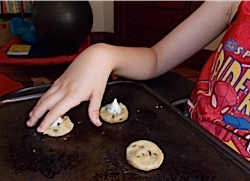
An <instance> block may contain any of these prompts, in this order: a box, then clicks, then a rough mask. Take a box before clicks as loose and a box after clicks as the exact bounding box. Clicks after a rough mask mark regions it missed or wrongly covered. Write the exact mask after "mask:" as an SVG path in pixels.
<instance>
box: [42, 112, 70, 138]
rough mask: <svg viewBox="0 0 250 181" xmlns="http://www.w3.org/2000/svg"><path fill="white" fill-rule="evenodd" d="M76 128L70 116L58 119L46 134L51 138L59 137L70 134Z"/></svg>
mask: <svg viewBox="0 0 250 181" xmlns="http://www.w3.org/2000/svg"><path fill="white" fill-rule="evenodd" d="M73 127H74V124H73V123H72V122H71V120H70V118H69V117H68V116H63V117H59V118H57V119H56V120H55V121H54V122H53V123H52V124H51V125H50V126H49V127H48V128H47V129H46V130H45V131H44V132H43V134H47V135H49V136H51V137H59V136H64V135H66V134H68V133H69V132H70V131H71V130H72V129H73Z"/></svg>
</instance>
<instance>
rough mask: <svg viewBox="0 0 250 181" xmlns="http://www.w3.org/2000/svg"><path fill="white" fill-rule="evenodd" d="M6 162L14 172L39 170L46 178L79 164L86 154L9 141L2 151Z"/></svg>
mask: <svg viewBox="0 0 250 181" xmlns="http://www.w3.org/2000/svg"><path fill="white" fill-rule="evenodd" d="M4 155H5V157H4V158H5V159H6V163H9V164H10V165H9V166H10V167H11V168H12V169H13V170H14V172H15V173H16V174H17V173H22V172H27V171H29V172H40V173H41V174H42V175H44V176H45V177H47V178H53V177H54V176H55V175H57V174H59V173H60V172H63V171H65V170H68V169H71V168H72V167H76V166H77V165H80V164H81V163H82V162H83V161H84V160H85V159H86V155H84V154H83V153H80V152H78V151H72V152H70V151H68V152H64V151H62V150H58V149H51V148H49V147H47V146H45V147H40V148H32V147H31V146H28V145H25V144H22V143H20V142H19V143H18V142H11V143H10V144H9V145H8V146H7V147H6V149H5V151H4Z"/></svg>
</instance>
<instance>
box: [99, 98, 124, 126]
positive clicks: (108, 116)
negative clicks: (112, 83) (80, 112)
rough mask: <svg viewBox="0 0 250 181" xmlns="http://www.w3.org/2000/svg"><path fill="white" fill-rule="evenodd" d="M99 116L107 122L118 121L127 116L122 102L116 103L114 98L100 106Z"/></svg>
mask: <svg viewBox="0 0 250 181" xmlns="http://www.w3.org/2000/svg"><path fill="white" fill-rule="evenodd" d="M100 116H101V118H102V119H103V120H104V121H106V122H108V123H111V124H113V123H120V122H123V121H125V120H126V119H127V118H128V109H127V107H126V106H125V105H124V104H122V103H118V102H117V99H114V101H113V102H112V103H111V104H107V105H106V106H104V107H102V108H101V110H100Z"/></svg>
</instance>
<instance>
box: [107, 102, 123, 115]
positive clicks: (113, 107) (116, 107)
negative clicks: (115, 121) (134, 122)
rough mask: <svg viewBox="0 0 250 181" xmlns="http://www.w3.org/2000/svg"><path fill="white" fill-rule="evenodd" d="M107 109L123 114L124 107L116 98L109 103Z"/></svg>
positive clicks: (110, 111)
mask: <svg viewBox="0 0 250 181" xmlns="http://www.w3.org/2000/svg"><path fill="white" fill-rule="evenodd" d="M107 111H108V112H109V113H111V114H121V112H122V107H121V106H120V105H119V104H118V102H117V99H114V101H113V102H112V103H111V104H109V105H108V107H107Z"/></svg>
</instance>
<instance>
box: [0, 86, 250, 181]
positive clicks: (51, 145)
mask: <svg viewBox="0 0 250 181" xmlns="http://www.w3.org/2000/svg"><path fill="white" fill-rule="evenodd" d="M114 98H117V99H118V101H121V102H122V103H124V104H125V105H126V106H127V107H128V110H129V113H130V114H129V118H128V120H127V121H126V122H123V123H119V124H113V125H110V124H108V123H104V124H103V126H102V127H99V128H96V127H95V126H93V125H92V124H91V123H90V121H89V118H88V115H87V106H88V103H87V102H85V103H82V104H81V105H79V106H77V107H75V108H73V109H72V110H70V111H69V112H68V113H67V115H68V116H69V117H70V118H71V120H72V121H73V122H74V124H75V127H74V129H73V130H72V132H70V133H69V134H68V135H66V136H63V137H60V138H50V137H48V136H43V135H41V134H38V133H36V131H35V128H28V127H27V126H26V125H25V122H26V120H27V116H28V113H29V111H30V110H31V109H32V107H33V106H34V104H35V102H36V101H37V99H33V100H26V101H19V102H15V103H9V104H6V105H2V106H1V108H0V180H8V181H11V180H18V181H22V180H25V181H27V180H29V181H40V180H41V181H47V180H48V181H50V180H53V181H57V180H58V181H62V180H64V181H67V180H70V181H72V180H74V181H77V180H84V181H85V180H92V181H95V180H98V181H99V180H122V181H123V180H125V181H126V180H127V181H136V180H153V181H154V180H155V181H156V180H157V181H158V180H174V181H176V180H220V181H221V180H241V181H243V180H249V176H250V174H249V170H250V169H249V167H248V163H247V162H246V161H245V162H244V160H243V159H242V158H241V157H240V156H238V155H237V154H234V153H232V152H231V151H230V149H229V148H228V152H224V153H223V152H222V151H221V150H224V149H225V148H226V147H225V146H224V145H222V144H220V143H218V142H217V141H216V140H215V139H213V137H211V138H210V137H209V136H208V135H207V133H206V132H203V131H201V129H199V128H198V127H196V126H194V125H192V123H189V121H188V120H187V119H185V118H184V117H183V116H182V114H181V113H178V111H176V110H175V109H173V108H172V107H171V106H170V105H169V104H168V103H166V102H165V101H164V100H161V98H160V97H158V96H157V95H155V94H154V93H152V92H151V91H149V90H148V89H146V88H145V87H144V86H142V85H141V84H138V83H134V82H114V83H110V84H109V85H108V86H107V89H106V92H105V96H104V99H103V102H102V105H103V106H104V105H106V104H107V103H110V102H112V100H113V99H114ZM138 139H147V140H151V141H153V142H155V143H156V144H158V146H159V147H160V148H161V149H162V150H163V152H164V162H163V164H162V165H161V167H160V168H159V169H157V170H153V171H150V172H144V171H140V170H137V169H135V168H133V167H132V166H130V165H129V164H128V163H127V162H126V158H125V149H126V147H127V146H128V145H129V144H130V143H131V142H133V141H135V140H138ZM226 149H227V148H226ZM229 156H230V158H231V159H229Z"/></svg>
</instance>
